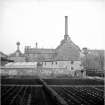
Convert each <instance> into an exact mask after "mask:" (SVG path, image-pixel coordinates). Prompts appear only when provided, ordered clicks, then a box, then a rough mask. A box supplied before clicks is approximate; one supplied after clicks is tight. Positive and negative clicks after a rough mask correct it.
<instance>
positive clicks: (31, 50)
mask: <svg viewBox="0 0 105 105" xmlns="http://www.w3.org/2000/svg"><path fill="white" fill-rule="evenodd" d="M25 53H34V54H35V53H43V54H46V53H47V54H48V53H55V49H44V48H29V49H27V50H25Z"/></svg>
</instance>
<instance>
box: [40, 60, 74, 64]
mask: <svg viewBox="0 0 105 105" xmlns="http://www.w3.org/2000/svg"><path fill="white" fill-rule="evenodd" d="M73 63H74V61H71V64H73ZM41 64H42V65H43V64H45V65H46V62H42V63H41ZM52 64H56V65H57V62H52Z"/></svg>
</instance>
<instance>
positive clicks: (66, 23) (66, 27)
mask: <svg viewBox="0 0 105 105" xmlns="http://www.w3.org/2000/svg"><path fill="white" fill-rule="evenodd" d="M65 35H68V16H65Z"/></svg>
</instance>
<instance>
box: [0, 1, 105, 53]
mask: <svg viewBox="0 0 105 105" xmlns="http://www.w3.org/2000/svg"><path fill="white" fill-rule="evenodd" d="M65 16H68V34H69V36H70V38H71V40H72V41H73V42H74V43H75V44H76V45H78V46H79V47H80V49H82V48H83V47H87V48H89V49H105V47H104V45H105V42H104V40H105V32H104V24H105V20H104V18H105V2H104V0H0V51H2V52H4V53H5V54H10V53H13V52H14V51H16V47H17V46H16V42H17V41H19V42H20V44H21V45H20V50H21V51H22V52H24V48H25V46H31V47H32V48H34V47H36V45H35V44H36V42H37V43H38V47H39V48H56V47H57V46H58V45H59V44H60V41H61V40H62V39H63V37H64V34H65Z"/></svg>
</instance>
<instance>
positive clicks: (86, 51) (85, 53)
mask: <svg viewBox="0 0 105 105" xmlns="http://www.w3.org/2000/svg"><path fill="white" fill-rule="evenodd" d="M83 53H84V55H85V59H86V62H85V63H86V65H85V71H87V68H88V64H87V55H88V49H87V48H83Z"/></svg>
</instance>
